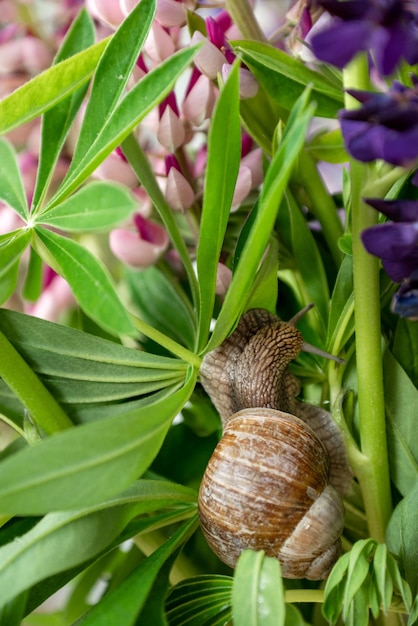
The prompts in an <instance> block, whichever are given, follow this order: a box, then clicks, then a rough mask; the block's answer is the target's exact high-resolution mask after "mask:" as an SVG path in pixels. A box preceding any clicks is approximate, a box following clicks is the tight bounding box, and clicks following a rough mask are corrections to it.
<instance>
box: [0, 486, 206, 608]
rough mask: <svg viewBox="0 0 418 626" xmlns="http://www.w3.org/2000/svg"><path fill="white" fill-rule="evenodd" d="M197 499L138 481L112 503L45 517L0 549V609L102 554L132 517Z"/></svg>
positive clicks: (184, 492)
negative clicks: (36, 586) (49, 578)
mask: <svg viewBox="0 0 418 626" xmlns="http://www.w3.org/2000/svg"><path fill="white" fill-rule="evenodd" d="M195 499H196V494H195V493H194V492H192V491H191V490H188V489H185V488H184V487H181V486H177V485H172V484H170V483H166V482H162V481H142V480H141V481H138V482H136V483H135V484H133V485H132V486H131V487H130V488H129V489H128V490H126V491H125V492H123V493H121V494H120V495H118V496H116V497H115V498H113V499H112V500H110V501H107V502H103V503H100V504H98V505H95V506H94V505H89V507H88V508H85V509H80V510H77V511H69V512H58V513H49V514H48V515H46V516H45V517H44V518H43V519H41V520H40V521H39V522H38V523H37V524H36V525H35V526H34V527H33V528H32V529H31V530H29V531H28V532H26V533H25V534H23V535H20V536H18V537H17V538H16V540H12V541H10V543H8V544H6V545H4V546H2V547H1V548H0V586H1V590H2V593H1V597H0V606H2V605H4V604H5V603H6V602H8V601H9V600H10V599H11V598H14V597H15V596H16V595H17V594H19V593H20V592H22V591H24V590H25V589H28V588H29V587H31V586H32V585H34V584H35V583H37V582H38V581H41V580H43V579H45V578H47V577H50V576H52V575H53V574H56V573H58V572H63V571H65V570H68V569H70V568H72V567H74V566H76V565H78V564H80V563H85V562H87V561H89V560H90V559H91V558H92V557H95V556H96V555H98V554H100V553H101V552H102V551H103V550H104V549H105V548H107V546H109V544H111V543H112V542H114V541H115V539H116V538H117V537H118V536H119V535H120V533H121V532H122V531H123V530H124V529H125V527H126V526H127V524H128V523H129V522H130V521H131V520H132V519H133V518H134V517H136V516H138V515H144V514H149V513H151V512H152V511H155V510H159V509H161V508H163V507H173V506H179V505H180V506H182V507H184V504H185V503H186V502H195ZM145 527H146V524H145ZM80 538H83V540H80Z"/></svg>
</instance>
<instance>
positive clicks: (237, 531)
mask: <svg viewBox="0 0 418 626" xmlns="http://www.w3.org/2000/svg"><path fill="white" fill-rule="evenodd" d="M309 308H311V305H309V306H308V307H306V308H305V309H304V310H303V311H301V312H300V313H299V314H298V315H297V316H295V317H294V318H293V319H292V320H290V321H289V322H283V321H282V320H280V319H279V318H277V317H276V316H275V315H273V314H272V313H270V312H268V311H266V310H264V309H252V310H250V311H247V312H246V313H245V314H244V315H243V316H242V317H241V319H240V322H239V324H238V326H237V327H236V329H235V330H234V332H233V333H232V334H231V335H230V336H229V337H228V338H227V339H226V340H225V341H224V342H223V343H222V344H221V345H220V346H219V347H218V348H216V349H215V350H213V351H212V352H209V353H208V354H207V355H206V356H205V357H204V359H203V361H202V365H201V370H200V378H201V383H202V386H203V387H204V389H205V390H206V392H207V393H208V395H209V396H210V398H211V400H212V402H213V404H214V405H215V408H216V409H217V410H218V412H219V414H220V417H221V420H222V424H223V434H222V438H221V439H220V441H219V443H218V445H217V446H216V448H215V450H214V452H213V454H212V457H211V459H210V460H209V463H208V466H207V468H206V471H205V474H204V476H203V479H202V483H201V486H200V490H199V499H198V509H199V518H200V525H201V528H202V531H203V534H204V535H205V537H206V540H207V542H208V544H209V545H210V547H211V548H212V550H213V551H214V552H215V554H217V555H218V557H219V558H220V559H221V560H222V561H223V562H224V563H226V564H227V565H229V566H231V567H234V566H235V564H236V562H237V560H238V557H239V555H240V554H241V552H242V551H243V550H245V549H247V548H251V549H253V550H264V552H265V553H266V554H267V555H268V556H274V557H276V558H278V560H279V561H280V564H281V569H282V575H283V576H284V577H286V578H308V579H311V580H320V579H323V578H326V577H327V575H328V574H329V572H330V570H331V568H332V566H333V565H334V563H335V561H336V560H337V559H338V557H339V555H340V551H341V534H342V531H343V527H344V507H343V501H342V495H343V494H344V492H345V491H346V489H347V487H348V485H349V483H350V481H351V477H352V476H351V471H350V468H349V465H348V461H347V454H346V449H345V444H344V440H343V437H342V434H341V432H340V430H339V428H338V427H337V425H336V424H335V422H334V420H333V419H332V416H331V415H330V413H328V412H327V411H325V410H324V409H322V408H320V407H317V406H314V405H312V404H308V403H305V402H301V401H299V400H297V399H296V396H297V395H298V393H299V390H300V383H299V381H298V379H297V378H296V377H295V376H294V375H293V374H292V373H291V372H290V371H289V369H288V366H289V363H290V361H292V360H293V359H294V358H296V357H297V355H298V354H299V352H301V351H307V352H314V353H317V354H320V355H322V356H326V357H328V358H334V359H335V360H337V361H341V360H340V359H338V358H336V357H333V356H332V355H328V354H326V353H323V352H322V351H320V350H318V349H317V348H315V347H314V346H311V345H309V344H307V343H305V342H304V340H303V337H302V335H301V333H300V331H299V330H298V329H297V328H296V323H297V321H298V320H299V319H300V317H301V316H302V315H303V314H304V313H305V312H306V311H307V310H309Z"/></svg>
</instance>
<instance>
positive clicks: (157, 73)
mask: <svg viewBox="0 0 418 626" xmlns="http://www.w3.org/2000/svg"><path fill="white" fill-rule="evenodd" d="M196 50H197V47H189V48H185V49H184V50H180V51H179V52H177V53H176V54H173V56H171V57H170V58H168V59H167V60H166V61H164V62H163V63H161V64H160V65H159V66H157V67H156V68H155V69H153V70H152V71H151V72H149V73H148V74H146V75H145V76H144V77H143V78H142V79H141V80H140V81H139V83H137V84H136V85H135V87H133V88H132V89H131V90H130V91H129V92H128V93H127V94H126V96H125V97H124V98H123V100H122V101H121V103H120V104H119V106H118V107H117V108H116V110H115V111H114V113H113V115H111V116H110V118H109V119H108V120H107V122H106V123H105V124H104V125H103V126H102V127H101V129H100V132H99V134H98V135H97V137H96V139H95V141H94V143H93V144H92V145H91V146H90V147H89V149H88V151H87V152H86V153H85V154H84V155H83V157H82V159H81V160H80V162H79V163H78V164H77V168H74V169H73V170H72V171H71V172H70V173H69V174H68V175H67V177H66V178H65V180H64V181H63V184H62V185H61V187H60V188H59V189H58V191H57V193H56V195H55V196H54V198H52V199H51V202H50V206H54V205H55V204H58V202H60V201H61V200H62V198H64V197H65V196H67V195H68V194H69V193H71V192H72V191H73V190H74V189H76V188H77V187H78V186H79V185H80V184H81V183H82V182H83V181H84V180H85V179H86V178H87V176H89V175H90V174H91V173H92V172H93V171H94V170H95V169H96V168H97V167H98V166H99V165H100V163H102V161H104V159H105V158H106V157H107V156H108V155H109V154H110V153H111V152H112V151H113V150H114V149H115V148H116V147H117V146H119V145H120V144H121V143H122V141H123V140H124V139H125V138H126V137H127V136H128V135H129V133H130V132H131V131H132V130H133V129H134V128H135V126H137V125H138V123H139V122H140V121H141V120H142V119H143V118H144V117H145V116H146V115H147V114H148V113H149V112H150V111H152V109H153V108H154V107H155V106H156V105H157V104H158V103H159V102H161V100H163V98H165V96H167V94H168V93H169V92H170V91H171V90H172V88H173V86H174V83H175V82H176V80H177V78H178V77H179V76H180V74H181V73H182V72H183V71H184V70H185V69H186V68H187V66H188V65H189V64H190V63H191V61H192V59H193V57H194V55H195V54H196Z"/></svg>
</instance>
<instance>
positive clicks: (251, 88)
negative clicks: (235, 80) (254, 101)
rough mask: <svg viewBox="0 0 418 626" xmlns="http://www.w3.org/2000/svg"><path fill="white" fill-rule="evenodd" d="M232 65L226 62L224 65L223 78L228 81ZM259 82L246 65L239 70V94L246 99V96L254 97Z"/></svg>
mask: <svg viewBox="0 0 418 626" xmlns="http://www.w3.org/2000/svg"><path fill="white" fill-rule="evenodd" d="M231 70H232V65H230V64H229V63H224V65H223V66H222V80H223V81H224V82H226V80H227V78H228V76H229V74H230V73H231ZM257 91H258V82H257V81H256V79H255V78H254V76H253V75H252V74H251V72H250V71H249V70H247V69H245V68H244V67H241V68H240V70H239V95H240V97H241V98H242V99H243V100H245V99H246V98H254V96H256V95H257Z"/></svg>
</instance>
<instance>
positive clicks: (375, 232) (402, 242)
mask: <svg viewBox="0 0 418 626" xmlns="http://www.w3.org/2000/svg"><path fill="white" fill-rule="evenodd" d="M361 239H362V241H363V245H364V247H365V248H366V250H367V252H370V254H374V255H375V256H378V257H380V258H381V259H384V260H385V261H386V260H387V261H396V262H398V261H403V260H404V259H406V258H408V257H410V255H411V254H414V253H415V251H416V246H417V244H418V223H414V224H405V223H397V224H392V223H388V224H379V225H378V226H372V227H371V228H366V230H364V231H363V232H362V233H361Z"/></svg>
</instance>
